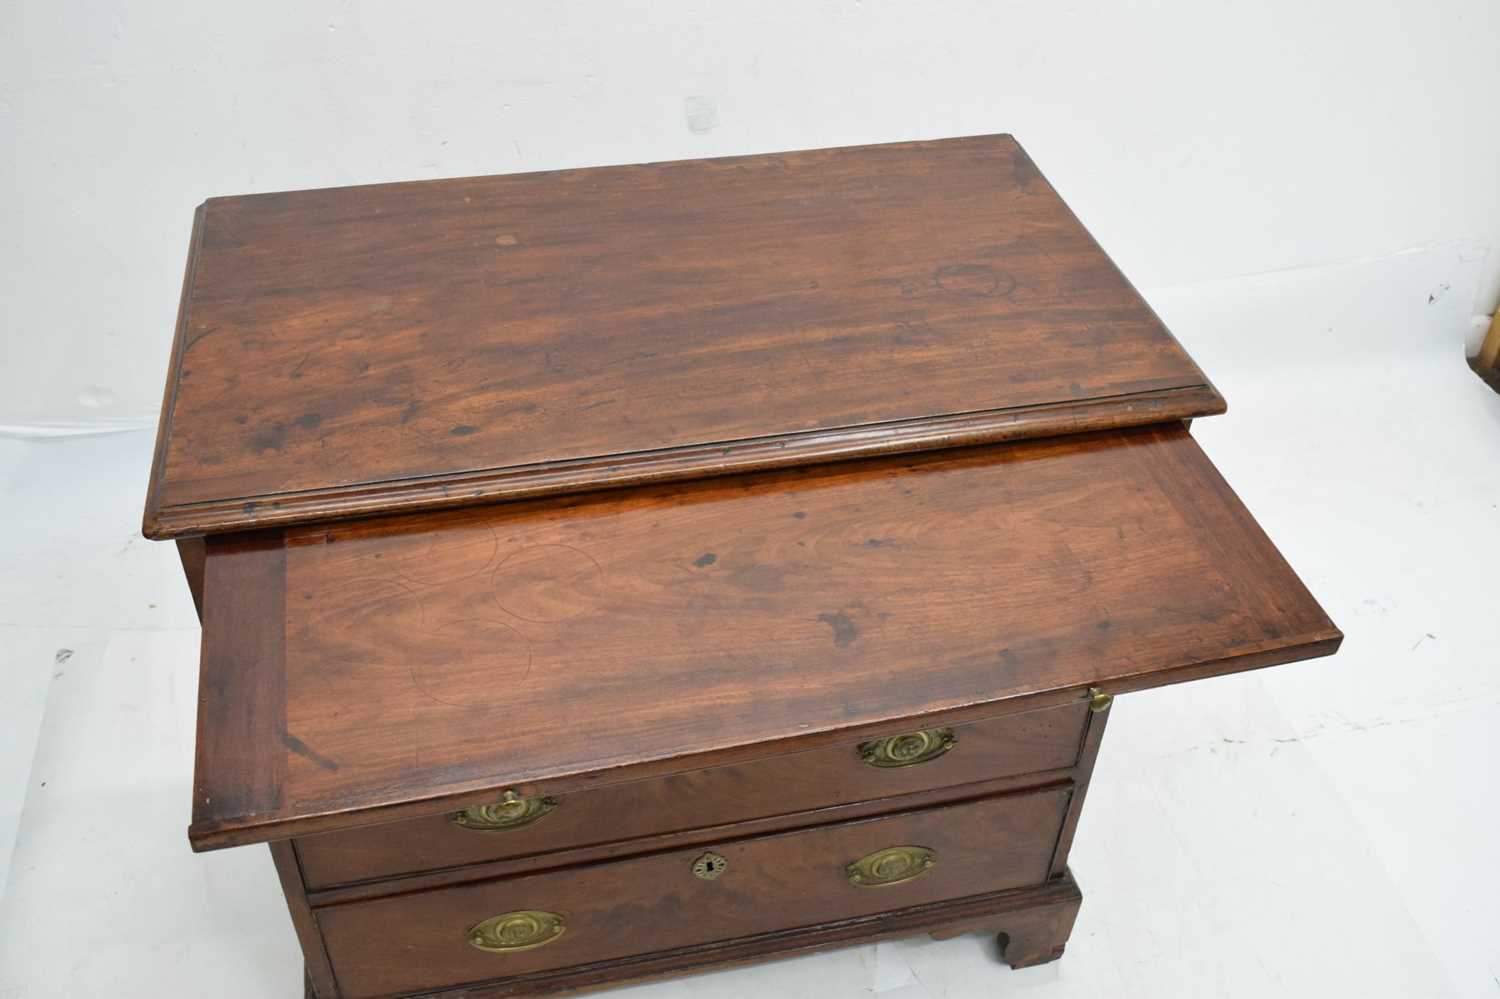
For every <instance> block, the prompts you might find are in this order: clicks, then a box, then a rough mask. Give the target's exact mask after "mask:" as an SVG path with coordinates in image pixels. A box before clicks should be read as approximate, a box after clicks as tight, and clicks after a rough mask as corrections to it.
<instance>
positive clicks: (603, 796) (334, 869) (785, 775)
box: [297, 704, 1088, 889]
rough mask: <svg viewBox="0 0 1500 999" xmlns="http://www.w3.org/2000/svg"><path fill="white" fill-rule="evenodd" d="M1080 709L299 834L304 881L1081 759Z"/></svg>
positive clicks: (808, 805)
mask: <svg viewBox="0 0 1500 999" xmlns="http://www.w3.org/2000/svg"><path fill="white" fill-rule="evenodd" d="M1087 716H1088V711H1087V707H1086V705H1084V704H1077V705H1068V706H1067V707H1063V708H1052V709H1048V710H1044V711H1032V712H1027V713H1025V714H1019V715H1008V716H1005V717H1001V718H992V719H988V720H985V721H979V722H973V723H969V724H965V725H958V726H952V727H949V728H942V729H926V730H922V731H921V732H911V731H908V732H900V731H893V732H892V733H890V736H891V739H888V740H880V739H869V740H865V741H863V742H860V743H856V744H850V745H844V746H834V747H829V748H826V749H817V750H810V751H808V752H805V753H795V754H792V755H788V756H779V757H774V758H771V759H767V760H757V761H754V762H750V763H743V764H736V765H734V766H725V767H713V768H710V769H707V770H699V771H695V772H692V773H686V774H678V775H676V776H672V777H664V778H660V779H657V780H649V781H636V782H632V783H629V784H621V785H616V786H612V787H602V788H596V789H593V790H588V791H581V792H578V793H576V794H571V795H559V796H557V797H555V798H545V799H543V798H542V797H541V796H538V797H537V798H534V799H532V801H531V807H530V811H529V813H528V812H527V811H525V806H524V805H523V804H522V803H520V802H515V803H512V804H511V805H510V806H508V807H505V808H502V809H500V810H499V811H498V812H491V813H490V815H489V816H488V818H490V819H491V820H492V821H486V816H485V815H484V814H482V813H478V814H476V815H474V816H473V817H472V820H465V824H460V822H459V821H455V820H454V817H453V816H441V815H439V816H432V817H429V818H422V819H413V820H409V821H405V822H394V823H389V824H386V825H381V826H371V827H368V828H364V829H353V830H348V831H344V832H337V833H327V834H324V835H319V836H307V837H303V838H300V839H298V840H297V852H298V855H299V857H300V858H301V860H302V870H303V875H304V877H305V878H306V880H307V885H308V887H309V888H313V889H318V888H328V887H333V886H335V885H341V884H351V883H354V882H358V881H367V880H371V879H376V878H382V877H392V876H395V875H398V874H410V873H416V872H420V871H430V870H440V869H442V868H447V867H459V866H463V865H465V864H475V863H482V862H484V861H488V860H501V859H505V858H509V857H521V856H526V855H529V854H535V853H548V852H552V851H555V850H563V849H569V848H572V847H580V846H593V845H597V844H601V843H610V842H617V841H620V840H626V839H633V838H636V837H640V836H650V835H654V834H657V833H664V832H675V831H681V830H688V829H702V828H707V827H710V826H716V825H722V824H725V823H731V822H740V821H744V820H746V819H757V818H766V817H769V816H775V815H786V814H790V813H792V812H801V811H806V810H808V809H813V808H823V807H827V806H829V805H840V804H847V803H851V802H857V801H868V800H872V799H877V798H884V797H888V796H890V795H898V794H909V793H911V792H914V791H926V790H931V789H934V788H942V787H953V786H957V785H959V784H967V783H971V782H974V781H980V780H990V779H993V778H999V777H1010V776H1020V775H1023V774H1029V773H1037V772H1040V771H1044V770H1056V769H1061V768H1064V767H1070V766H1072V765H1073V764H1074V763H1075V762H1076V761H1077V759H1078V750H1079V745H1080V743H1081V739H1082V734H1083V729H1084V722H1085V719H1086V718H1087ZM905 737H910V738H905ZM892 740H894V741H892ZM543 795H545V789H543ZM476 804H483V803H476ZM492 804H501V802H500V800H499V799H495V801H493V802H492ZM511 819H513V820H514V821H511ZM485 826H492V827H493V828H484V827H485Z"/></svg>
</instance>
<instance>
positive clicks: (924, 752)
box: [857, 728, 958, 767]
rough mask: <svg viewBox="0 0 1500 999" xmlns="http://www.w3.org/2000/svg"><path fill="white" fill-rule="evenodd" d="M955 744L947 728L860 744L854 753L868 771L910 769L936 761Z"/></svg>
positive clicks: (955, 741) (954, 739)
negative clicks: (919, 764)
mask: <svg viewBox="0 0 1500 999" xmlns="http://www.w3.org/2000/svg"><path fill="white" fill-rule="evenodd" d="M957 742H958V736H956V735H954V734H953V730H952V729H951V728H929V729H923V730H922V731H920V732H908V733H906V734H905V735H893V736H890V737H889V738H885V739H873V740H871V741H870V742H861V743H860V744H859V748H858V750H857V752H858V753H859V758H860V759H862V760H864V761H865V762H866V763H868V764H869V765H870V766H872V767H911V766H916V765H917V764H918V763H926V762H927V761H928V760H935V759H937V758H938V757H939V756H942V755H943V754H944V753H946V752H947V751H948V750H950V749H952V748H953V747H954V745H955V744H957Z"/></svg>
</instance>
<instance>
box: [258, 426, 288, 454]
mask: <svg viewBox="0 0 1500 999" xmlns="http://www.w3.org/2000/svg"><path fill="white" fill-rule="evenodd" d="M285 443H286V424H284V423H273V424H271V425H270V426H268V427H262V428H261V429H259V430H257V431H256V432H255V435H254V436H252V437H251V438H250V447H251V448H252V449H254V450H255V451H257V452H260V451H280V450H281V446H282V445H283V444H285Z"/></svg>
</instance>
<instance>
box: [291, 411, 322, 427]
mask: <svg viewBox="0 0 1500 999" xmlns="http://www.w3.org/2000/svg"><path fill="white" fill-rule="evenodd" d="M322 423H323V417H322V416H321V415H319V414H318V413H303V414H302V415H301V416H299V417H297V426H299V427H301V428H303V429H304V430H312V429H314V428H316V427H318V426H320V425H321V424H322Z"/></svg>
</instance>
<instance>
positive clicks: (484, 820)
mask: <svg viewBox="0 0 1500 999" xmlns="http://www.w3.org/2000/svg"><path fill="white" fill-rule="evenodd" d="M556 807H557V799H556V798H523V797H521V796H520V795H519V794H517V793H516V792H514V791H506V792H505V794H503V795H501V797H500V801H499V802H498V803H497V804H493V805H473V806H471V807H469V808H465V809H464V810H463V811H461V812H454V813H453V814H452V815H450V816H448V819H449V821H451V822H452V823H453V824H454V825H457V826H463V827H464V828H465V829H475V830H478V831H479V832H496V831H497V830H500V829H519V828H520V827H521V826H529V825H531V824H532V823H533V822H535V821H536V820H537V819H540V818H541V817H542V816H544V815H546V814H547V813H548V812H550V811H552V809H554V808H556Z"/></svg>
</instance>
